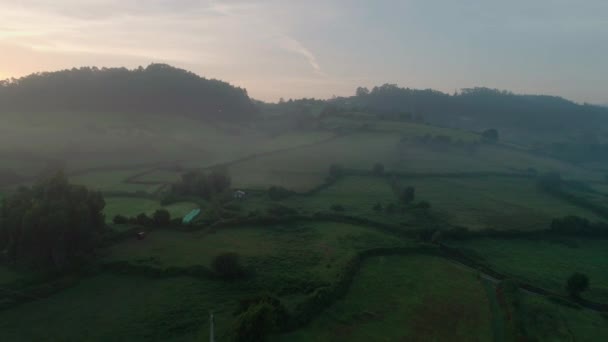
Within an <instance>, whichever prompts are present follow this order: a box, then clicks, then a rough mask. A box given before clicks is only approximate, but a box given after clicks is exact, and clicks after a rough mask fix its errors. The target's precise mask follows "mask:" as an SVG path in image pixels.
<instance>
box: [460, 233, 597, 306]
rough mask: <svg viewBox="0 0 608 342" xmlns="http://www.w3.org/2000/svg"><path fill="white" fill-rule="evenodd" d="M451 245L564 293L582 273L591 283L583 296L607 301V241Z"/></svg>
mask: <svg viewBox="0 0 608 342" xmlns="http://www.w3.org/2000/svg"><path fill="white" fill-rule="evenodd" d="M452 244H454V245H455V246H458V247H462V248H465V249H467V250H472V251H475V253H476V254H477V255H479V256H481V257H482V258H483V261H484V262H485V263H487V264H488V265H490V266H491V267H492V268H495V269H496V270H498V271H500V272H504V273H506V274H508V275H511V276H513V277H515V278H517V279H521V280H525V281H528V282H530V283H532V284H534V285H537V286H541V287H544V288H547V289H550V290H552V291H555V292H558V293H563V294H565V284H566V279H567V278H568V277H569V276H570V275H571V274H572V273H574V272H582V273H584V274H586V275H587V276H589V279H590V281H591V285H590V288H589V290H588V291H587V292H585V293H584V294H583V297H585V298H589V299H592V300H595V301H599V302H608V272H606V260H608V240H592V239H560V240H555V241H533V240H520V239H508V240H503V239H475V240H470V241H461V242H453V243H452Z"/></svg>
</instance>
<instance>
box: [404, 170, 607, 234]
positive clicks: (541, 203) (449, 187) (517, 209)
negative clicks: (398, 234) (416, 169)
mask: <svg viewBox="0 0 608 342" xmlns="http://www.w3.org/2000/svg"><path fill="white" fill-rule="evenodd" d="M400 183H401V184H402V185H403V186H413V187H415V188H416V198H417V199H419V200H426V201H429V202H430V203H431V205H432V211H433V213H435V214H437V215H438V216H440V217H441V218H442V219H444V220H445V221H447V222H449V223H450V224H453V225H457V226H464V227H468V228H470V229H473V230H475V229H486V228H491V229H499V230H513V229H515V230H538V229H547V228H548V227H549V224H550V223H551V220H552V219H554V218H558V217H563V216H567V215H578V216H582V217H586V218H588V219H590V220H599V217H598V216H597V215H595V214H594V213H592V212H590V211H589V210H586V209H583V208H580V207H577V206H575V205H572V204H570V203H568V202H565V201H563V200H561V199H557V198H555V197H553V196H551V195H548V194H546V193H544V192H541V191H540V190H538V189H537V186H536V182H535V180H534V179H525V178H507V177H476V178H410V179H407V178H403V179H401V180H400Z"/></svg>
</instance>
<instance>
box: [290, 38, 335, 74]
mask: <svg viewBox="0 0 608 342" xmlns="http://www.w3.org/2000/svg"><path fill="white" fill-rule="evenodd" d="M279 39H280V44H281V46H282V47H283V48H284V49H286V50H287V51H289V52H293V53H296V54H298V55H300V56H302V57H304V58H305V59H306V61H307V62H308V64H310V67H311V68H312V69H313V71H314V72H315V74H317V75H319V76H326V75H325V73H324V72H323V71H322V70H321V66H320V65H319V62H317V58H316V57H315V55H314V54H313V53H312V52H311V51H310V50H309V49H307V48H306V47H305V46H304V45H302V43H300V42H299V41H297V40H296V39H294V38H293V37H289V36H287V35H280V38H279Z"/></svg>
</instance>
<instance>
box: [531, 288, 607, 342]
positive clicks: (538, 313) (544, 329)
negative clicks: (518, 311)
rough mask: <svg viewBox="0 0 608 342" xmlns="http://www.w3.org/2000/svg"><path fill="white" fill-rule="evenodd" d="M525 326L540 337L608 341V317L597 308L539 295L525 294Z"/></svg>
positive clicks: (561, 339)
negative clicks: (563, 303) (569, 303)
mask: <svg viewBox="0 0 608 342" xmlns="http://www.w3.org/2000/svg"><path fill="white" fill-rule="evenodd" d="M521 297H522V299H523V300H522V302H523V310H522V311H523V315H524V320H523V321H524V328H525V330H526V332H527V335H528V336H531V337H532V338H535V339H536V340H537V341H589V342H593V341H606V340H608V319H607V318H606V317H605V316H602V315H601V314H599V313H597V312H593V311H590V310H585V309H580V308H571V307H568V306H564V305H559V304H556V303H553V302H551V301H549V300H548V299H546V298H543V297H540V296H535V295H524V294H522V295H521Z"/></svg>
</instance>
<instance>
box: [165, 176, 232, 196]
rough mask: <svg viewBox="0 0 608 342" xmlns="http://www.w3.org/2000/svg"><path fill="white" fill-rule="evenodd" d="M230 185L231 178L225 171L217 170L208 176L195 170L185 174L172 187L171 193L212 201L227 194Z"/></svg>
mask: <svg viewBox="0 0 608 342" xmlns="http://www.w3.org/2000/svg"><path fill="white" fill-rule="evenodd" d="M230 184H231V179H230V176H229V175H228V173H227V172H226V170H224V169H216V170H213V171H211V172H210V173H208V174H207V173H204V172H202V171H200V170H195V171H189V172H186V173H184V174H183V175H182V179H181V180H180V181H179V182H177V183H175V184H173V185H172V187H171V192H172V193H173V194H175V195H179V196H199V197H202V198H205V199H211V198H214V197H217V196H218V195H220V194H222V193H224V192H226V191H227V190H228V189H229V188H230Z"/></svg>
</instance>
